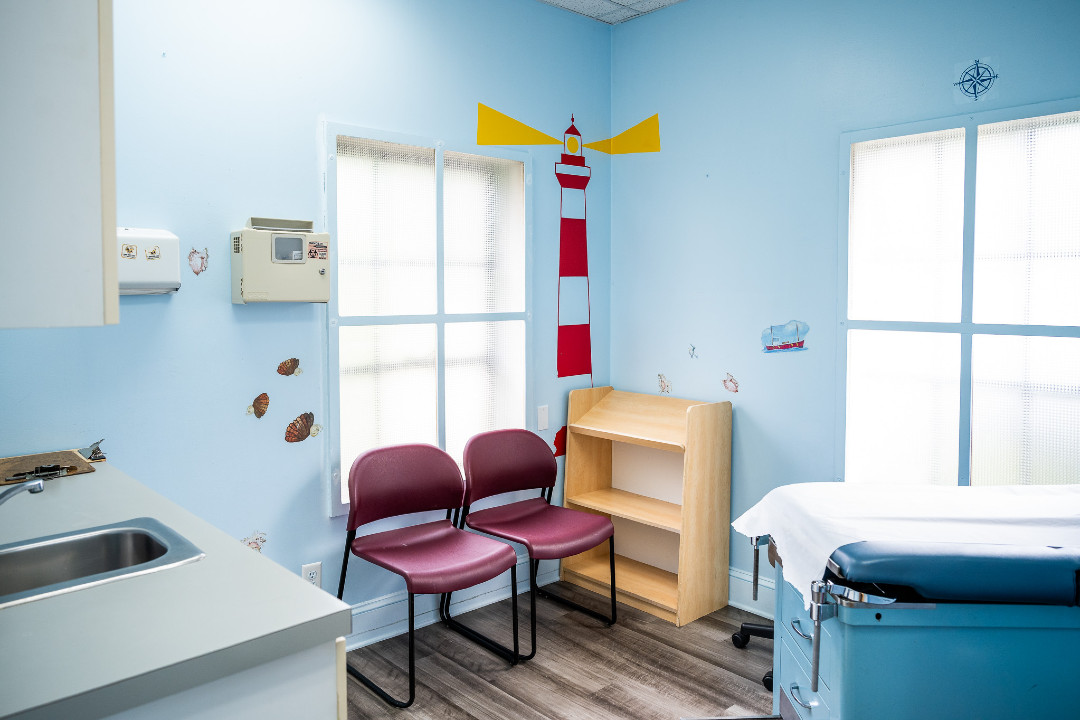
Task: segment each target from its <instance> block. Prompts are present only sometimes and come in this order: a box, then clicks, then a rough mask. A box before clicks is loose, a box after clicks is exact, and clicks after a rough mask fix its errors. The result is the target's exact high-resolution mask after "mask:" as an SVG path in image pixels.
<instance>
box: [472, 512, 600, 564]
mask: <svg viewBox="0 0 1080 720" xmlns="http://www.w3.org/2000/svg"><path fill="white" fill-rule="evenodd" d="M465 523H466V524H467V525H468V526H469V527H471V528H472V529H474V530H479V531H480V532H483V533H487V534H489V535H495V536H496V537H501V538H505V539H507V540H512V541H513V542H518V543H521V544H522V545H524V546H525V547H526V548H528V550H529V557H531V558H532V559H533V560H554V559H558V558H564V557H570V556H571V555H577V554H578V553H580V552H584V551H586V550H588V549H589V548H594V547H596V546H597V545H599V544H600V543H602V542H603V541H604V540H607V539H608V538H609V537H611V536H612V535H613V534H614V532H615V528H614V527H613V526H612V524H611V520H609V519H608V518H606V517H604V516H602V515H593V514H592V513H587V512H582V511H580V510H571V509H569V508H564V507H557V506H555V505H551V504H549V503H548V502H547V501H545V500H544V499H543V498H535V499H531V500H522V501H520V502H515V503H509V504H508V505H499V506H497V507H493V508H487V509H484V510H477V511H476V512H471V513H469V514H468V515H467V516H466V518H465Z"/></svg>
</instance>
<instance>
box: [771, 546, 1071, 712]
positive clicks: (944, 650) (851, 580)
mask: <svg viewBox="0 0 1080 720" xmlns="http://www.w3.org/2000/svg"><path fill="white" fill-rule="evenodd" d="M772 554H773V553H770V555H772ZM828 568H829V570H828V572H827V573H826V578H825V581H826V582H824V583H823V584H822V585H821V586H820V587H823V588H824V589H825V590H824V592H822V593H821V594H819V596H818V598H819V599H821V598H824V600H823V602H821V603H819V604H818V605H817V606H816V607H814V609H813V611H808V610H806V609H805V607H804V604H803V599H802V595H800V593H799V592H798V591H796V590H795V588H794V587H792V586H791V585H790V584H788V583H786V582H784V576H783V568H782V565H781V564H780V563H777V572H778V577H779V580H780V582H778V583H777V589H778V592H777V606H776V622H775V632H776V639H775V645H774V655H773V676H774V678H775V682H776V689H775V691H774V694H773V712H774V713H777V714H776V715H773V716H771V717H773V718H778V717H779V718H783V719H784V720H821V719H822V718H828V719H830V720H844V719H846V720H870V719H872V720H912V719H913V718H918V719H919V720H935V719H938V718H940V719H941V720H955V718H965V717H970V718H978V719H979V720H1014V719H1015V718H1021V717H1023V718H1028V717H1030V718H1036V717H1038V718H1042V717H1046V718H1058V717H1061V718H1064V717H1080V697H1078V696H1077V694H1076V692H1075V689H1074V685H1075V683H1076V680H1077V678H1080V606H1078V605H1080V550H1078V549H1076V548H1055V547H1018V546H1003V545H974V544H972V545H967V544H957V543H949V544H945V543H928V542H919V543H895V542H877V541H872V542H871V541H868V542H858V543H851V544H849V545H845V546H843V547H841V548H838V549H837V550H836V552H834V553H833V555H832V557H831V558H830V559H829V563H828ZM815 585H818V584H817V583H815ZM851 589H854V591H851ZM833 593H835V594H833ZM812 614H816V615H817V617H818V620H819V623H818V629H817V633H818V642H819V647H818V649H817V657H818V659H817V663H816V665H817V673H816V674H817V678H816V680H817V682H816V683H815V682H812V677H813V676H814V674H815V673H814V666H815V662H814V655H815V653H814V645H813V636H814V629H815V623H814V618H813V617H812ZM812 688H813V689H812Z"/></svg>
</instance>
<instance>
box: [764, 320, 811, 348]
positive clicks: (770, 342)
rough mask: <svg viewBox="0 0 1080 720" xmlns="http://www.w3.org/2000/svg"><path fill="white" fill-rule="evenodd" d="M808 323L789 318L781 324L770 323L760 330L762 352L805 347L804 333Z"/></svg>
mask: <svg viewBox="0 0 1080 720" xmlns="http://www.w3.org/2000/svg"><path fill="white" fill-rule="evenodd" d="M808 332H810V325H808V324H807V323H805V322H803V321H802V320H789V321H788V322H786V323H784V324H783V325H770V326H769V327H767V328H765V329H764V330H762V331H761V349H762V351H763V352H767V353H769V352H783V351H791V350H805V349H806V334H807V333H808Z"/></svg>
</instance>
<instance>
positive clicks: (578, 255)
mask: <svg viewBox="0 0 1080 720" xmlns="http://www.w3.org/2000/svg"><path fill="white" fill-rule="evenodd" d="M555 177H556V179H558V181H559V187H560V188H561V193H560V198H559V200H560V202H559V293H558V294H559V314H558V318H559V321H558V322H559V335H558V340H557V343H556V347H557V358H558V359H557V362H556V369H557V374H558V376H559V377H570V376H573V375H589V376H590V377H591V376H592V339H591V336H590V331H589V324H590V322H591V320H592V310H591V308H590V307H589V244H588V233H587V230H586V227H587V226H586V222H585V215H586V213H585V187H586V186H587V185H588V184H589V179H590V178H591V177H592V169H591V168H589V166H588V165H586V164H585V158H584V157H583V156H582V154H581V133H579V132H578V130H577V128H576V127H574V116H573V115H571V116H570V127H568V128H567V129H566V132H565V133H564V134H563V153H562V162H558V163H555ZM581 281H583V282H584V283H585V288H584V305H585V307H576V308H574V307H568V305H569V304H571V303H573V302H574V300H575V298H576V300H577V302H578V303H580V302H582V294H581V293H578V294H577V295H576V296H575V295H574V294H573V293H572V292H570V287H571V286H572V285H573V284H574V283H575V282H581ZM564 283H565V284H566V285H567V288H566V289H567V291H568V292H567V295H566V296H564V295H563V289H564V288H563V284H564ZM582 319H584V320H585V322H580V320H582Z"/></svg>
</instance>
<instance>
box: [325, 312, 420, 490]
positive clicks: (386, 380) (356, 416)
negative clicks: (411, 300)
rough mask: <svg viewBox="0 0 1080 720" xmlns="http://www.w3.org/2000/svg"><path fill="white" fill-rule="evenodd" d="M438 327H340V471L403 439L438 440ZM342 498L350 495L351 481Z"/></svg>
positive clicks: (346, 471) (345, 486) (409, 440)
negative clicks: (367, 453) (363, 454)
mask: <svg viewBox="0 0 1080 720" xmlns="http://www.w3.org/2000/svg"><path fill="white" fill-rule="evenodd" d="M436 342H437V340H436V327H435V325H432V324H421V325H367V326H359V327H342V328H340V329H339V333H338V348H339V352H338V355H339V357H338V367H339V374H338V386H339V388H340V390H339V392H340V397H341V409H340V422H339V431H338V437H339V439H340V447H341V458H342V473H343V476H345V477H347V475H348V471H349V466H350V465H351V464H352V461H353V460H354V459H355V458H356V457H357V456H359V455H360V454H361V453H363V452H366V451H368V450H371V449H373V448H377V447H382V446H384V445H398V444H401V443H407V442H408V443H417V442H419V443H428V444H431V445H437V444H438V440H439V437H438V429H437V417H436V410H437V408H436V398H437V397H438V375H437V373H436ZM341 501H342V502H343V503H347V502H348V501H349V486H348V482H347V481H343V482H342V483H341Z"/></svg>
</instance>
